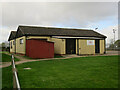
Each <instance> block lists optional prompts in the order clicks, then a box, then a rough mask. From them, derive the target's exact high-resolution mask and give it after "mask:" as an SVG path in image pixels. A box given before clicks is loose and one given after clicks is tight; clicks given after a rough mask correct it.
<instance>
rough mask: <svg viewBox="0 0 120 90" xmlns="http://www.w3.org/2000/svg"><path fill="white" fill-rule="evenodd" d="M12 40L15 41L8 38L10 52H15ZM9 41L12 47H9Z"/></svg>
mask: <svg viewBox="0 0 120 90" xmlns="http://www.w3.org/2000/svg"><path fill="white" fill-rule="evenodd" d="M13 41H15V40H10V53H14V52H15V45H14V44H13ZM11 42H12V48H11Z"/></svg>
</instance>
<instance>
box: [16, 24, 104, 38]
mask: <svg viewBox="0 0 120 90" xmlns="http://www.w3.org/2000/svg"><path fill="white" fill-rule="evenodd" d="M21 36H74V37H99V38H106V36H104V35H102V34H100V33H98V32H96V31H93V30H88V29H71V28H53V27H37V26H19V27H18V30H17V34H16V37H21Z"/></svg>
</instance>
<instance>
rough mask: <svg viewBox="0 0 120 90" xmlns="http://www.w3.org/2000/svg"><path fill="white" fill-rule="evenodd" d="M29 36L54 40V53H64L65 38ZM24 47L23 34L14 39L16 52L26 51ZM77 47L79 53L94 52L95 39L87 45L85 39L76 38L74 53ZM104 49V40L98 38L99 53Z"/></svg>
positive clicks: (23, 52) (22, 52)
mask: <svg viewBox="0 0 120 90" xmlns="http://www.w3.org/2000/svg"><path fill="white" fill-rule="evenodd" d="M31 38H42V39H47V40H48V41H53V42H54V53H55V54H66V40H65V39H57V38H51V37H44V36H29V37H27V39H31ZM20 39H23V41H24V43H23V44H20ZM11 41H13V40H11ZM77 41H78V42H77ZM77 43H79V47H77ZM12 44H13V43H12ZM25 48H26V40H25V36H23V37H20V38H17V39H16V53H21V54H25V52H26V49H25ZM77 48H79V54H95V40H94V45H87V40H86V39H76V54H77V52H78V51H77V50H78V49H77ZM104 50H105V49H104V40H100V54H103V53H104ZM13 51H15V49H14V48H12V49H10V52H13Z"/></svg>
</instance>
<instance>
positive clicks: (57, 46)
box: [52, 38, 66, 54]
mask: <svg viewBox="0 0 120 90" xmlns="http://www.w3.org/2000/svg"><path fill="white" fill-rule="evenodd" d="M52 41H54V53H55V54H66V49H65V48H66V47H65V46H66V45H65V42H66V40H65V39H57V38H52Z"/></svg>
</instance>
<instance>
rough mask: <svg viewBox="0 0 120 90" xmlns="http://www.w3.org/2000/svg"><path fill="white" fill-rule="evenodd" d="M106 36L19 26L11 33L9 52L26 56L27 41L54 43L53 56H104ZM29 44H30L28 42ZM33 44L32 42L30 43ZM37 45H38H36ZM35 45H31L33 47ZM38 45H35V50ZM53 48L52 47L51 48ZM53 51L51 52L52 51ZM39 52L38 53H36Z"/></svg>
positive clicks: (88, 32)
mask: <svg viewBox="0 0 120 90" xmlns="http://www.w3.org/2000/svg"><path fill="white" fill-rule="evenodd" d="M105 39H106V36H104V35H102V34H100V33H98V32H96V31H94V30H87V29H71V28H53V27H37V26H19V27H18V29H17V31H16V32H15V31H11V34H10V36H9V39H8V41H10V52H11V53H20V54H24V55H27V53H28V51H27V49H28V47H29V48H30V45H31V44H27V42H28V41H29V40H34V41H35V40H37V41H38V40H39V41H42V42H43V41H46V42H47V43H54V53H55V54H61V55H63V54H78V55H82V54H96V53H97V54H98V53H99V54H104V53H105V52H106V51H105ZM29 43H30V42H29ZM31 43H34V42H31ZM37 44H38V43H37ZM34 45H35V44H33V46H34ZM39 47H40V44H38V45H37V48H39ZM52 48H53V46H52ZM52 51H53V50H52ZM37 52H39V51H37Z"/></svg>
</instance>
